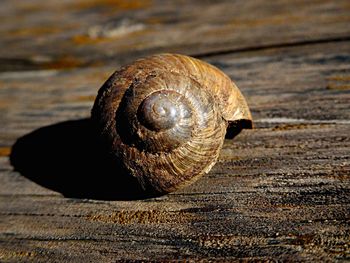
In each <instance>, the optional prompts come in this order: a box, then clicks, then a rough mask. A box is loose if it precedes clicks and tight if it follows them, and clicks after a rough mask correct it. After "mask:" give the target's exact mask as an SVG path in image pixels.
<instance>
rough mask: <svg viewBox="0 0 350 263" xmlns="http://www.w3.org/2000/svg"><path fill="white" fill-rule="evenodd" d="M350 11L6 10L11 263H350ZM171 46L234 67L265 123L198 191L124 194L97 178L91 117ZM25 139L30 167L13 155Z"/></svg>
mask: <svg viewBox="0 0 350 263" xmlns="http://www.w3.org/2000/svg"><path fill="white" fill-rule="evenodd" d="M187 2H191V3H187ZM232 2H233V1H232ZM273 2H275V1H273ZM75 3H76V4H75ZM162 3H163V1H162ZM175 6H176V7H179V9H178V10H177V11H175V10H176V8H175ZM191 7H193V8H191ZM349 9H350V5H349V3H348V1H300V2H299V1H297V2H295V1H293V3H292V2H291V1H277V2H276V3H274V4H272V1H271V2H270V1H269V2H268V3H267V1H266V2H265V1H241V2H238V1H237V2H236V1H234V3H231V1H228V2H225V1H223V2H221V3H219V4H210V2H209V1H200V2H196V1H183V2H182V1H180V2H179V3H174V4H170V3H164V4H159V3H157V2H156V1H149V2H145V1H136V2H133V4H131V2H124V1H115V2H114V1H84V2H82V1H81V2H80V1H74V4H72V1H46V2H42V1H40V5H38V4H37V1H22V2H20V3H16V4H14V2H13V1H3V2H2V8H1V9H0V14H1V16H0V21H2V23H1V26H0V31H1V34H2V38H1V39H0V46H1V47H2V48H1V49H0V60H1V65H0V71H1V72H0V124H1V125H0V261H1V262H31V261H32V262H48V261H54V262H57V261H67V262H87V261H91V262H113V261H117V262H118V261H121V262H123V261H130V260H135V261H137V260H144V261H158V262H164V261H176V260H185V259H187V260H189V261H191V260H192V261H196V262H197V261H201V260H202V261H225V260H226V261H233V260H236V259H246V260H288V261H292V260H294V261H347V260H349V259H350V247H349V246H350V226H349V225H350V195H349V193H350V180H349V175H350V157H349V153H350V110H349V109H350V92H349V90H350V41H349V39H350V28H349V27H348V23H349V21H350V15H349V14H350V12H349ZM193 17H195V18H193ZM126 18H128V21H129V22H128V21H127V22H124V25H123V26H119V27H118V28H119V29H118V30H119V31H118V30H114V31H113V30H112V29H110V27H112V28H113V26H110V27H109V23H112V24H113V23H114V22H115V21H116V23H117V25H120V24H118V23H121V24H123V23H122V22H118V21H120V20H123V19H126ZM58 20H59V21H60V22H57V21H58ZM114 20H115V21H114ZM113 21H114V22H113ZM130 21H131V22H130ZM135 21H136V22H135ZM101 25H106V27H103V28H104V29H101ZM113 25H114V24H113ZM96 26H97V27H96ZM120 27H122V29H120ZM106 28H107V29H106ZM123 30H124V31H123ZM86 32H87V33H86ZM108 32H109V33H108ZM113 32H114V33H113ZM189 32H192V33H191V34H188V33H189ZM118 34H119V35H118ZM29 39H30V40H31V41H28V40H29ZM159 51H170V52H174V51H176V52H181V53H186V54H193V55H198V56H200V57H201V58H202V59H204V60H206V61H207V62H209V63H212V64H214V65H215V66H217V67H219V68H220V69H222V70H223V71H224V72H225V73H226V74H228V75H229V76H230V77H231V78H232V79H234V81H235V83H236V84H237V86H238V87H239V88H240V89H241V91H242V93H243V94H244V96H245V97H246V98H247V101H248V104H249V106H250V108H251V110H252V115H253V118H254V120H255V129H254V130H244V131H243V132H242V133H241V134H240V135H238V136H237V137H236V138H235V139H234V140H227V141H225V144H224V148H223V150H222V151H221V154H220V157H219V160H218V163H217V164H216V165H215V166H214V168H213V169H212V171H211V172H210V173H209V174H208V175H206V176H204V177H202V178H201V179H200V180H199V181H197V182H196V183H195V184H193V185H191V186H189V187H187V188H185V189H183V190H181V191H178V192H175V193H172V194H169V195H165V196H162V197H158V198H153V199H144V200H125V199H130V192H131V194H132V190H130V192H128V188H125V186H127V185H128V182H123V184H122V183H121V182H120V185H118V180H116V179H114V184H110V183H109V182H106V183H105V184H104V183H103V182H100V181H99V180H105V179H106V177H105V176H104V173H105V172H106V170H107V169H102V172H100V173H99V172H97V171H96V170H98V169H99V165H100V164H101V163H103V160H101V159H102V158H101V157H99V155H98V154H96V153H95V154H94V152H93V150H95V149H97V148H98V147H97V146H96V145H94V142H89V141H88V140H89V139H90V138H91V134H90V130H89V127H90V126H89V121H88V120H87V119H86V118H88V117H89V115H90V109H91V107H92V104H93V101H94V98H95V96H96V93H97V90H98V88H99V87H100V86H101V85H102V83H103V82H104V80H105V79H106V78H107V77H108V76H109V75H110V74H111V73H112V72H113V71H114V70H115V69H116V68H117V67H118V66H120V65H121V63H124V62H125V61H129V60H132V59H134V58H135V57H137V56H139V55H145V54H149V53H154V52H159ZM65 121H71V122H65ZM62 122H65V123H62ZM38 128H42V129H41V130H40V131H37V132H35V133H31V132H32V131H34V130H36V129H38ZM29 133H31V134H29ZM24 135H27V136H26V137H22V136H24ZM20 137H22V139H20V141H18V143H17V150H16V155H15V156H13V157H12V162H13V163H15V164H16V168H17V169H18V170H20V171H21V172H18V171H14V168H13V166H11V164H10V160H9V157H8V156H9V155H10V153H11V147H12V146H13V144H14V143H15V142H16V140H17V139H19V138H20ZM79 156H80V157H79ZM95 158H96V159H95ZM101 178H102V179H101ZM104 187H105V188H104ZM53 189H54V190H55V191H54V190H53ZM97 189H98V190H97ZM101 189H106V191H105V192H103V190H101ZM113 191H116V192H118V191H120V192H121V195H120V196H119V197H118V196H113V197H114V198H111V196H110V195H108V193H107V192H113ZM62 194H64V195H65V197H64V196H63V195H62ZM103 194H105V195H103ZM110 199H114V200H110ZM116 199H117V200H116ZM118 199H124V200H118Z"/></svg>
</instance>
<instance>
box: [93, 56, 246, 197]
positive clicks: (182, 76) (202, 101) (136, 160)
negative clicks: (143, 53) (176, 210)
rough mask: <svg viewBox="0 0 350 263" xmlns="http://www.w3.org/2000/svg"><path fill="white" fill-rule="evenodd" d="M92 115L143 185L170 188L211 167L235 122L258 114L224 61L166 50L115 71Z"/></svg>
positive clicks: (113, 149) (161, 189) (157, 189)
mask: <svg viewBox="0 0 350 263" xmlns="http://www.w3.org/2000/svg"><path fill="white" fill-rule="evenodd" d="M92 119H93V120H95V122H96V123H97V124H98V128H99V132H100V134H101V136H102V138H103V139H104V140H105V141H106V143H107V144H108V145H109V149H110V151H111V152H112V154H113V155H114V156H115V157H116V158H117V159H118V160H120V161H121V162H122V163H123V165H124V166H125V168H126V169H127V171H128V173H129V174H130V175H132V176H134V177H136V178H137V179H138V181H139V183H140V185H141V186H142V188H143V189H145V190H150V191H154V192H157V193H167V192H172V191H174V190H176V189H178V188H180V187H182V186H184V185H187V184H189V183H191V182H193V181H194V180H196V179H197V178H198V177H199V176H200V175H202V174H204V173H207V172H209V170H210V169H211V168H212V166H213V165H214V164H215V162H216V160H217V158H218V156H219V153H220V149H221V147H222V144H223V142H224V138H225V134H226V129H227V127H229V126H230V125H229V124H230V123H233V124H236V123H237V121H240V120H245V121H247V123H248V127H251V119H252V118H251V114H250V111H249V109H248V106H247V103H246V101H245V99H244V97H243V96H242V94H241V92H240V91H239V90H238V88H237V87H236V86H235V84H234V83H233V82H232V81H231V80H230V78H229V77H227V76H226V75H225V74H224V73H223V72H221V71H220V70H219V69H217V68H215V67H214V66H211V65H209V64H207V63H205V62H203V61H200V60H197V59H194V58H191V57H188V56H184V55H175V54H161V55H155V56H151V57H148V58H144V59H140V60H137V61H136V62H134V63H132V64H130V65H128V66H125V67H123V68H122V69H121V70H119V71H117V72H115V73H114V74H113V75H112V76H111V77H110V78H109V79H108V80H107V82H106V83H105V84H104V85H103V86H102V88H101V89H100V91H99V93H98V96H97V98H96V101H95V104H94V107H93V109H92ZM235 126H236V125H233V126H232V125H231V127H235Z"/></svg>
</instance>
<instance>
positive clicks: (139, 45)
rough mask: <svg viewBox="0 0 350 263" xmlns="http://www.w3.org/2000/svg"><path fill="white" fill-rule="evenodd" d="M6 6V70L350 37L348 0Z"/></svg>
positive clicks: (80, 0) (31, 0) (33, 0)
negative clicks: (166, 53) (164, 53)
mask: <svg viewBox="0 0 350 263" xmlns="http://www.w3.org/2000/svg"><path fill="white" fill-rule="evenodd" d="M1 6H2V8H1V10H0V22H1V26H0V33H1V39H0V47H1V48H0V58H1V60H0V61H1V62H2V63H1V66H0V69H2V70H16V69H26V70H30V69H38V68H39V69H52V68H58V69H59V68H74V67H79V66H86V65H89V66H98V65H101V64H106V63H113V64H115V63H117V62H116V61H119V62H128V61H130V60H133V59H134V58H135V57H139V56H141V55H146V54H151V53H160V52H180V53H185V54H191V55H197V56H203V55H209V54H212V53H216V52H227V51H230V52H231V51H240V50H246V49H256V48H261V47H266V46H279V45H286V44H287V45H288V44H298V43H299V44H302V43H310V42H311V43H312V42H317V41H332V40H333V41H334V40H344V39H349V37H350V27H349V26H348V25H349V22H350V4H349V1H347V0H338V1H328V0H312V1H293V2H291V1H289V0H279V1H264V0H251V1H220V2H218V1H215V3H214V2H211V1H199V0H198V1H162V0H157V1H156V0H154V1H124V0H116V1H111V0H102V1H95V0H87V1H86V0H77V1H74V2H71V1H61V0H52V1H45V2H43V1H40V0H27V1H12V0H3V1H2V2H1Z"/></svg>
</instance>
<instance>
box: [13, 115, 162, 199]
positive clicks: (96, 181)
mask: <svg viewBox="0 0 350 263" xmlns="http://www.w3.org/2000/svg"><path fill="white" fill-rule="evenodd" d="M10 161H11V164H12V166H13V167H14V169H15V170H16V171H18V172H20V173H21V174H22V175H23V176H25V177H27V178H28V179H30V180H32V181H34V182H36V183H37V184H39V185H42V186H44V187H46V188H49V189H51V190H54V191H57V192H60V193H62V194H63V195H64V196H65V197H70V198H88V199H97V200H138V199H146V198H150V197H155V196H157V195H156V194H154V193H149V192H145V191H143V190H142V189H141V188H140V186H139V185H138V183H137V180H136V179H135V178H133V177H131V176H128V174H127V173H126V172H125V169H124V168H123V166H122V165H121V164H118V162H117V161H116V160H113V157H112V156H111V155H109V154H108V151H107V150H106V149H104V147H103V144H102V143H101V142H100V141H99V139H98V136H97V133H96V130H95V128H94V126H93V124H92V121H91V120H90V119H81V120H75V121H65V122H61V123H57V124H54V125H50V126H46V127H42V128H39V129H37V130H35V131H33V132H31V133H29V134H27V135H24V136H23V137H21V138H19V139H18V140H17V141H16V143H15V144H14V145H13V147H12V152H11V155H10Z"/></svg>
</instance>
